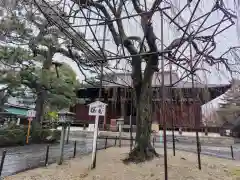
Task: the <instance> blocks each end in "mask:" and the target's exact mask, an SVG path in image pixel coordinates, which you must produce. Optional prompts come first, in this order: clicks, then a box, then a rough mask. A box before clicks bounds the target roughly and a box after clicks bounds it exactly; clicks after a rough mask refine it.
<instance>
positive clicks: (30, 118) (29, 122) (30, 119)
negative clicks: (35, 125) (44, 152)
mask: <svg viewBox="0 0 240 180" xmlns="http://www.w3.org/2000/svg"><path fill="white" fill-rule="evenodd" d="M35 115H36V111H34V110H28V111H27V117H28V131H27V139H26V144H28V141H29V136H30V130H31V122H32V120H33V118H34V117H35Z"/></svg>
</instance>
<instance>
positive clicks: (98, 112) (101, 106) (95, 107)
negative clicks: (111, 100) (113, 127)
mask: <svg viewBox="0 0 240 180" xmlns="http://www.w3.org/2000/svg"><path fill="white" fill-rule="evenodd" d="M106 106H107V104H105V103H102V102H101V101H95V102H93V103H91V104H89V111H88V114H89V115H90V116H105V113H106Z"/></svg>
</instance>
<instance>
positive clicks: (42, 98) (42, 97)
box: [35, 47, 54, 124]
mask: <svg viewBox="0 0 240 180" xmlns="http://www.w3.org/2000/svg"><path fill="white" fill-rule="evenodd" d="M53 55H54V49H53V48H52V47H49V48H48V52H47V54H46V57H45V58H46V60H45V61H44V63H43V67H42V71H43V72H42V76H43V77H44V76H46V74H44V70H45V71H46V70H47V71H48V70H50V68H51V65H52V57H53ZM47 93H48V92H47V90H46V87H44V86H43V85H42V84H38V87H37V99H36V107H35V111H36V123H38V124H40V123H41V122H42V121H43V118H44V110H45V108H44V107H45V106H44V105H45V102H46V101H47V98H48V97H47Z"/></svg>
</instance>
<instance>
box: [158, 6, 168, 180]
mask: <svg viewBox="0 0 240 180" xmlns="http://www.w3.org/2000/svg"><path fill="white" fill-rule="evenodd" d="M160 14H161V52H163V50H164V44H163V38H164V36H163V10H161V11H160ZM161 70H162V98H161V99H162V104H161V109H162V118H163V123H164V124H163V136H164V174H165V180H168V166H167V134H166V128H167V127H166V118H165V112H164V110H165V91H164V90H165V88H164V86H165V83H164V57H163V56H161Z"/></svg>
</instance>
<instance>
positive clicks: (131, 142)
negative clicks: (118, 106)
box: [130, 102, 133, 151]
mask: <svg viewBox="0 0 240 180" xmlns="http://www.w3.org/2000/svg"><path fill="white" fill-rule="evenodd" d="M131 103H132V102H131ZM131 107H132V105H131ZM132 139H133V137H132V112H131V115H130V151H132V146H133V140H132Z"/></svg>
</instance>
